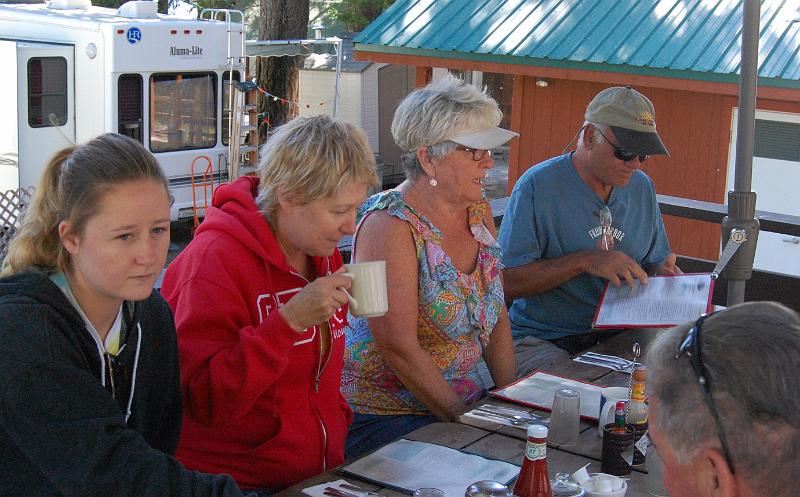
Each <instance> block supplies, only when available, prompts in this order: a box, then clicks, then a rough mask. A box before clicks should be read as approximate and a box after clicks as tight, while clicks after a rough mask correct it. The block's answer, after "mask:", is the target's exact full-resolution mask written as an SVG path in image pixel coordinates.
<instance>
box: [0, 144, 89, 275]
mask: <svg viewBox="0 0 800 497" xmlns="http://www.w3.org/2000/svg"><path fill="white" fill-rule="evenodd" d="M74 150H75V147H74V146H72V147H67V148H65V149H63V150H60V151H58V152H56V154H55V155H54V156H53V157H52V158H51V159H50V162H49V163H48V164H47V166H46V167H45V170H44V173H43V174H42V177H41V179H40V180H39V186H38V187H37V188H36V191H35V192H34V195H33V200H32V201H31V204H30V205H29V206H28V209H27V210H26V211H25V215H24V217H23V220H22V223H21V225H20V228H19V230H18V231H17V234H16V235H15V236H14V239H13V240H11V244H10V245H9V247H8V254H7V255H6V257H5V259H4V260H3V270H2V272H0V276H8V275H11V274H15V273H20V272H23V271H25V270H27V269H30V268H31V267H38V268H41V269H44V270H46V271H55V270H56V269H59V268H61V269H63V267H65V263H66V257H67V255H66V253H65V252H66V250H65V249H64V246H63V245H62V244H61V241H60V239H59V236H58V225H59V223H60V222H61V220H62V216H61V208H62V203H63V202H62V199H60V198H59V197H60V195H59V188H58V183H59V179H60V177H61V167H62V165H63V164H64V162H65V161H66V160H67V159H69V157H70V155H72V152H73V151H74Z"/></svg>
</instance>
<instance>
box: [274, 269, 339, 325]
mask: <svg viewBox="0 0 800 497" xmlns="http://www.w3.org/2000/svg"><path fill="white" fill-rule="evenodd" d="M344 271H345V270H344V268H339V270H338V271H336V272H335V273H333V274H331V275H330V276H322V277H320V278H317V279H315V280H314V281H312V282H311V283H309V284H308V285H306V286H305V287H303V289H302V290H300V292H299V293H297V294H296V295H294V296H293V297H292V298H291V299H289V301H288V302H286V304H284V305H283V306H282V307H281V308H280V309H279V311H278V312H280V313H281V316H283V319H285V320H286V322H287V323H289V326H291V327H292V328H293V329H294V330H295V331H297V332H301V331H303V330H305V329H307V328H310V327H311V326H314V325H316V324H319V323H322V322H324V321H327V320H328V319H330V318H331V316H333V314H334V312H336V309H339V308H340V307H342V306H343V305H344V304H346V303H347V295H348V294H347V289H348V288H350V286H351V285H352V280H351V278H348V277H347V276H345V275H344Z"/></svg>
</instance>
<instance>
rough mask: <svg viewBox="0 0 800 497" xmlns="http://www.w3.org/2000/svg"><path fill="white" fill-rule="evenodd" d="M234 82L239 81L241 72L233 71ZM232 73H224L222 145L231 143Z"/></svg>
mask: <svg viewBox="0 0 800 497" xmlns="http://www.w3.org/2000/svg"><path fill="white" fill-rule="evenodd" d="M233 80H234V81H240V80H239V71H233ZM230 83H231V72H230V71H225V72H224V73H222V144H223V145H226V146H227V145H228V143H230V141H231V140H230V132H229V130H230V125H231V124H230V116H231V84H230Z"/></svg>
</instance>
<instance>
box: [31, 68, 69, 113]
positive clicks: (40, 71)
mask: <svg viewBox="0 0 800 497" xmlns="http://www.w3.org/2000/svg"><path fill="white" fill-rule="evenodd" d="M66 123H67V59H65V58H64V57H32V58H30V59H29V60H28V125H29V126H30V127H31V128H48V127H52V126H63V125H65V124H66Z"/></svg>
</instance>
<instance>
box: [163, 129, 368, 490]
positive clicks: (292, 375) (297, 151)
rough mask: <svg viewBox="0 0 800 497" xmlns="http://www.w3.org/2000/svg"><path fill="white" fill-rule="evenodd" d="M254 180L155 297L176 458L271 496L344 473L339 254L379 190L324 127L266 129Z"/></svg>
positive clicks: (357, 143)
mask: <svg viewBox="0 0 800 497" xmlns="http://www.w3.org/2000/svg"><path fill="white" fill-rule="evenodd" d="M258 167H259V177H258V178H257V177H252V176H246V177H242V178H239V179H238V180H236V181H234V182H233V183H230V184H228V185H222V186H220V187H219V188H218V189H217V191H216V192H215V193H214V198H213V207H211V208H210V209H209V210H208V212H207V214H206V218H205V220H204V221H203V223H202V224H201V225H200V226H199V227H198V229H197V232H196V233H195V237H194V239H193V240H192V241H191V242H190V243H189V245H188V246H187V247H186V249H185V250H184V251H183V252H182V253H181V254H180V255H179V256H178V257H177V258H176V259H175V261H173V262H172V263H171V264H170V265H169V267H168V269H167V273H166V275H165V277H164V284H163V288H162V293H163V294H164V297H165V298H166V299H167V301H168V302H169V303H170V305H171V306H172V308H173V309H174V311H175V321H176V324H177V328H178V343H179V345H180V353H181V381H182V386H183V391H184V402H185V405H184V407H185V416H184V424H183V434H182V437H181V441H180V445H179V447H178V458H179V459H180V460H181V461H182V462H184V464H186V465H187V466H188V467H190V468H193V469H199V470H202V471H209V472H226V473H230V474H232V475H233V477H234V478H235V479H236V481H237V482H238V483H239V485H240V486H242V487H243V488H248V489H257V490H259V491H260V492H261V494H269V493H270V492H273V491H275V490H277V489H281V488H284V487H288V486H290V485H292V484H294V483H297V482H299V481H301V480H304V479H306V478H308V477H310V476H313V475H315V474H317V473H322V472H324V471H326V470H328V469H331V468H334V467H335V466H337V465H338V464H341V463H342V462H343V461H344V441H345V437H346V434H347V427H348V425H349V424H350V421H351V419H352V413H351V411H350V409H349V408H348V406H347V403H346V402H345V400H344V398H343V397H342V395H341V393H340V392H339V383H340V381H341V371H342V354H343V350H344V336H343V334H344V326H345V322H346V312H347V311H346V309H347V306H346V303H347V293H346V289H349V288H350V285H351V279H350V278H349V277H347V276H346V275H344V274H342V273H343V272H344V268H343V267H342V257H341V255H340V254H339V251H338V249H337V244H338V241H339V239H341V238H342V237H343V236H344V235H351V234H352V233H353V232H354V231H355V219H356V208H357V207H358V206H359V205H360V204H361V203H362V202H363V201H364V198H365V197H366V193H367V189H368V188H369V187H371V186H373V185H374V184H376V183H377V180H378V177H377V174H376V172H375V162H374V156H373V154H372V151H371V150H370V148H369V145H368V143H367V138H366V136H365V135H364V133H363V132H362V131H361V130H360V129H358V128H357V127H355V126H353V125H351V124H347V123H345V122H344V121H341V120H338V119H333V118H331V117H328V116H324V115H320V116H316V117H308V118H305V117H298V118H296V119H293V120H292V121H289V122H288V123H287V124H285V125H283V126H281V127H280V128H278V129H277V131H276V132H275V133H274V134H273V135H272V136H271V137H270V138H269V140H268V141H267V143H266V144H265V145H264V147H263V149H262V151H261V161H260V163H259V166H258Z"/></svg>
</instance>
